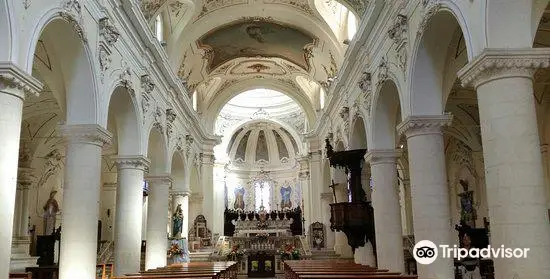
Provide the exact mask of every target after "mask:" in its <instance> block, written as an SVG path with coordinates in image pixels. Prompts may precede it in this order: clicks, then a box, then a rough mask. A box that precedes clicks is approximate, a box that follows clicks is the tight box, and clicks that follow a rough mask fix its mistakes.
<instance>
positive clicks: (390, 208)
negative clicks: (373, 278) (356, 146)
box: [365, 149, 405, 272]
mask: <svg viewBox="0 0 550 279" xmlns="http://www.w3.org/2000/svg"><path fill="white" fill-rule="evenodd" d="M399 156H401V152H400V151H399V150H393V149H392V150H371V151H369V153H367V155H366V156H365V161H367V162H369V163H370V167H371V174H372V179H373V185H374V187H373V189H372V194H371V197H372V206H373V208H374V228H375V232H376V255H377V259H378V268H379V269H388V270H391V271H395V272H404V271H405V259H404V254H403V236H402V228H401V207H400V205H399V193H398V192H399V190H398V184H397V165H396V158H397V157H399Z"/></svg>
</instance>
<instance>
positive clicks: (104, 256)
mask: <svg viewBox="0 0 550 279" xmlns="http://www.w3.org/2000/svg"><path fill="white" fill-rule="evenodd" d="M114 248H115V243H114V242H113V241H105V242H102V243H101V247H100V248H99V253H97V263H98V264H107V263H110V260H111V257H112V256H113V252H114Z"/></svg>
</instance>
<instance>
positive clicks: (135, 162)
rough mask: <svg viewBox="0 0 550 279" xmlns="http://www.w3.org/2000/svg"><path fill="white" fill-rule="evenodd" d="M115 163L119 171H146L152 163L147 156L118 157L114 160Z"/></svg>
mask: <svg viewBox="0 0 550 279" xmlns="http://www.w3.org/2000/svg"><path fill="white" fill-rule="evenodd" d="M112 160H113V162H114V163H115V164H116V165H117V167H118V168H119V169H137V170H142V171H145V170H146V169H147V168H148V167H149V165H150V164H151V161H149V159H147V157H145V156H141V155H138V156H124V155H123V156H116V157H113V158H112Z"/></svg>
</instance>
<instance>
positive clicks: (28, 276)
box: [8, 272, 32, 279]
mask: <svg viewBox="0 0 550 279" xmlns="http://www.w3.org/2000/svg"><path fill="white" fill-rule="evenodd" d="M8 278H9V279H12V278H13V279H15V278H25V279H32V273H31V272H21V273H10V275H9V276H8Z"/></svg>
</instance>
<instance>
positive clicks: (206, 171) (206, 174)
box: [201, 154, 223, 235]
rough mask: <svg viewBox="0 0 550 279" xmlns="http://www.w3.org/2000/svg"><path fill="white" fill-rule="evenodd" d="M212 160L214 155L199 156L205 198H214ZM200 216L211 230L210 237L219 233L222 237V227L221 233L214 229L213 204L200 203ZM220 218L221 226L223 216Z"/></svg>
mask: <svg viewBox="0 0 550 279" xmlns="http://www.w3.org/2000/svg"><path fill="white" fill-rule="evenodd" d="M214 159H215V158H214V155H207V154H202V156H201V183H202V185H201V187H202V191H203V192H202V193H203V195H204V196H205V197H212V198H213V197H214ZM222 202H223V201H222ZM202 215H204V217H205V218H206V222H207V225H208V226H209V228H208V229H209V230H211V232H212V235H214V233H221V234H222V235H223V226H222V228H221V231H216V229H215V228H214V224H216V221H215V220H214V218H215V217H214V203H213V202H204V203H202ZM221 218H222V224H223V214H222V217H221ZM217 229H219V228H217Z"/></svg>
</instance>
